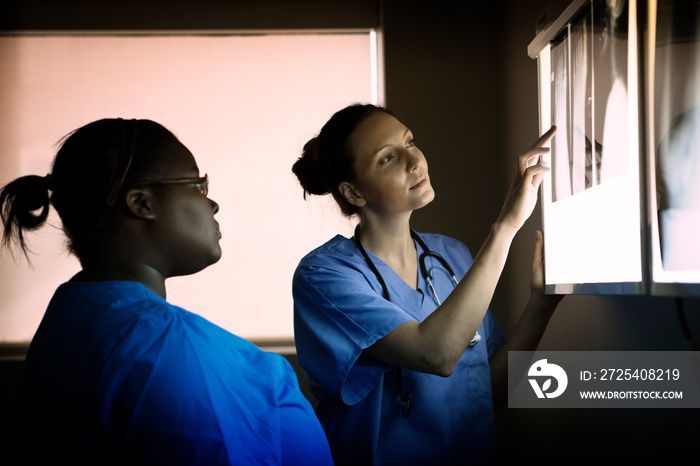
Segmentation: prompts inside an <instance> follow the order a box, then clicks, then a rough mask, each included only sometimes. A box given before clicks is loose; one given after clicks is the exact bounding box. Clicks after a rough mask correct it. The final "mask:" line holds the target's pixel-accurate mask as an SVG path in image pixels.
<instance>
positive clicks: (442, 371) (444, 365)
mask: <svg viewBox="0 0 700 466" xmlns="http://www.w3.org/2000/svg"><path fill="white" fill-rule="evenodd" d="M458 361H459V358H456V359H455V358H451V357H441V358H436V359H433V360H431V361H430V362H429V364H428V367H429V369H428V371H427V372H429V373H431V374H433V375H437V376H440V377H449V376H451V375H452V373H453V372H454V370H455V367H457V362H458Z"/></svg>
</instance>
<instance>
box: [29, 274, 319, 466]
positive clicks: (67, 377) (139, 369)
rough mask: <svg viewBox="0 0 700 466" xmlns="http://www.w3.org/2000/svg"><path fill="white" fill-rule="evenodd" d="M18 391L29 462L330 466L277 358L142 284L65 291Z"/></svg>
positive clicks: (308, 410)
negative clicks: (170, 301)
mask: <svg viewBox="0 0 700 466" xmlns="http://www.w3.org/2000/svg"><path fill="white" fill-rule="evenodd" d="M22 384H23V385H22V391H21V407H22V420H23V421H24V422H23V423H24V428H23V429H22V430H21V432H20V434H19V438H20V440H21V442H22V447H23V448H22V450H21V451H20V454H21V455H22V458H23V459H25V460H28V462H27V464H60V463H61V462H62V461H63V462H67V463H69V464H73V465H75V464H152V465H155V464H168V465H207V466H210V465H233V464H237V465H239V464H246V465H247V464H255V465H262V464H265V465H297V464H298V465H304V466H306V465H326V466H328V465H331V464H332V459H331V453H330V449H329V447H328V442H327V440H326V437H325V434H324V431H323V429H322V427H321V424H320V423H319V422H318V419H317V418H316V415H315V413H314V411H313V408H312V406H311V404H310V403H309V402H308V400H306V398H304V396H303V394H302V393H301V391H300V390H299V385H298V382H297V378H296V374H295V372H294V370H293V369H292V367H291V366H290V365H289V363H288V362H287V361H286V360H285V359H284V358H283V357H282V356H280V355H277V354H273V353H268V352H264V351H261V350H260V349H259V348H257V347H256V346H255V345H253V344H252V343H250V342H248V341H245V340H243V339H242V338H239V337H237V336H235V335H233V334H231V333H229V332H228V331H226V330H224V329H222V328H221V327H218V326H216V325H214V324H212V323H211V322H209V321H207V320H205V319H203V318H202V317H200V316H198V315H195V314H192V313H190V312H187V311H185V310H184V309H181V308H179V307H177V306H173V305H171V304H169V303H168V302H166V301H165V300H163V299H162V298H160V297H159V296H156V295H155V294H153V293H152V292H150V291H149V290H148V289H147V288H146V287H145V286H143V285H142V284H140V283H135V282H102V283H67V284H64V285H62V286H61V287H59V289H58V290H57V291H56V293H55V295H54V297H53V299H52V300H51V303H50V304H49V307H48V309H47V311H46V314H45V315H44V318H43V320H42V322H41V324H40V326H39V328H38V330H37V332H36V334H35V336H34V338H33V340H32V343H31V345H30V348H29V351H28V353H27V358H26V363H25V367H24V374H23V380H22ZM42 456H43V457H42Z"/></svg>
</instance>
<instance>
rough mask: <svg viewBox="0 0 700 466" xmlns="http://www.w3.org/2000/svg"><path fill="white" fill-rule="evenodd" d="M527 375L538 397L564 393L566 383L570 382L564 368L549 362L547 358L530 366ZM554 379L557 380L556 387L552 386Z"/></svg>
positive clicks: (551, 396)
mask: <svg viewBox="0 0 700 466" xmlns="http://www.w3.org/2000/svg"><path fill="white" fill-rule="evenodd" d="M527 375H528V381H529V382H530V385H532V389H533V390H534V391H535V394H536V395H537V398H556V397H558V396H559V395H561V394H562V393H564V390H566V385H567V384H568V383H569V378H568V377H567V376H566V372H564V369H562V368H561V367H559V366H557V365H556V364H551V363H548V362H547V360H546V359H540V360H539V361H536V362H535V363H534V364H533V365H532V366H530V370H529V371H528V373H527ZM552 380H555V381H556V385H555V386H554V387H552ZM540 381H541V384H540Z"/></svg>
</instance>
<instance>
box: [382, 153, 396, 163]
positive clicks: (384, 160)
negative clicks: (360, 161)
mask: <svg viewBox="0 0 700 466" xmlns="http://www.w3.org/2000/svg"><path fill="white" fill-rule="evenodd" d="M393 158H394V156H393V155H392V154H386V155H385V156H384V157H382V158H381V160H380V161H379V165H384V164H385V163H387V162H389V161H390V160H391V159H393Z"/></svg>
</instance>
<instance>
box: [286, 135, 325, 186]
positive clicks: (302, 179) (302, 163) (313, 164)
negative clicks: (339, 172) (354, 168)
mask: <svg viewBox="0 0 700 466" xmlns="http://www.w3.org/2000/svg"><path fill="white" fill-rule="evenodd" d="M317 155H318V137H315V138H312V139H311V140H309V141H308V142H307V143H306V144H304V150H303V152H302V155H301V157H299V159H297V161H296V162H295V163H294V165H292V172H293V173H294V174H295V175H296V176H297V178H298V179H299V184H301V187H302V188H304V193H309V194H315V195H318V196H320V195H323V194H327V193H328V192H329V190H328V186H326V183H324V181H323V179H322V177H321V176H320V174H321V170H320V167H319V166H318V157H317Z"/></svg>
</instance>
